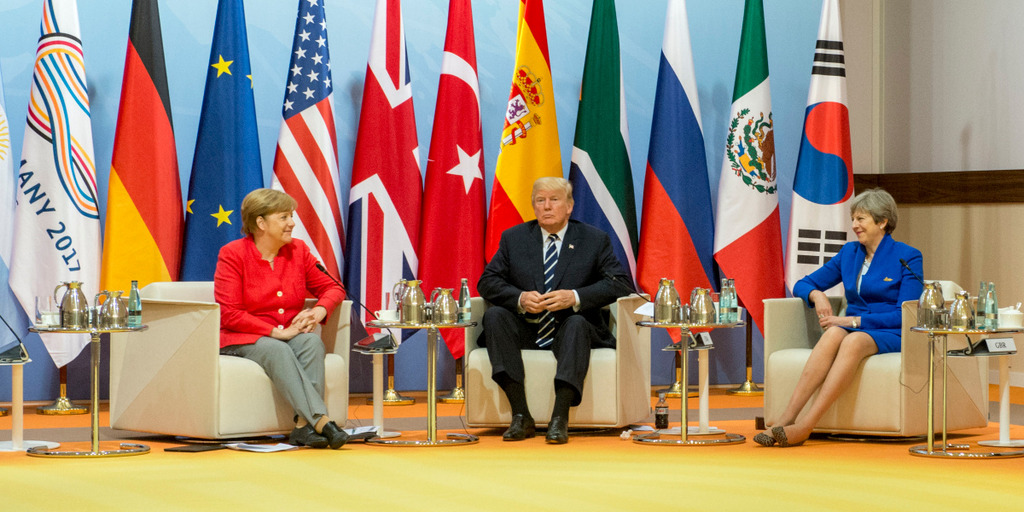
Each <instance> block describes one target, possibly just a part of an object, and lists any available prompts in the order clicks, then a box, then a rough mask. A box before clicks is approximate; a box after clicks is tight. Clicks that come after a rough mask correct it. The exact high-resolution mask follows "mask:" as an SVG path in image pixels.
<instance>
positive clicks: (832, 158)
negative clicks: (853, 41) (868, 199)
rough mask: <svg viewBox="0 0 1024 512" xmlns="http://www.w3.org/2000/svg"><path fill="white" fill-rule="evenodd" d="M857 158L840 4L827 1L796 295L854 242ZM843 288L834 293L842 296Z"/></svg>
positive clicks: (789, 257)
mask: <svg viewBox="0 0 1024 512" xmlns="http://www.w3.org/2000/svg"><path fill="white" fill-rule="evenodd" d="M852 155H853V153H852V151H851V150H850V112H849V109H848V108H847V105H846V57H845V54H844V53H843V31H842V24H841V23H840V21H839V2H838V0H825V1H824V2H823V3H822V6H821V24H820V25H819V27H818V42H817V44H816V45H815V50H814V64H813V66H812V67H811V88H810V91H809V92H808V93H807V110H806V112H805V113H804V132H803V137H801V139H800V154H799V156H798V157H797V162H796V175H795V176H794V177H793V207H792V210H791V211H792V214H791V215H790V217H789V219H790V220H789V242H788V247H787V248H786V286H787V287H788V288H789V289H790V290H792V289H793V285H794V284H796V282H797V281H799V280H800V278H802V277H804V276H806V275H807V274H809V273H811V272H813V271H815V270H817V269H818V267H821V266H822V265H823V264H824V263H825V262H827V261H828V260H829V259H831V258H832V257H833V256H835V255H836V253H838V252H839V249H840V248H841V247H842V246H843V244H845V243H846V242H847V241H848V240H853V232H852V230H851V223H850V209H849V201H850V199H851V197H852V196H853V164H852V161H853V159H852ZM841 286H842V285H837V286H836V288H834V289H833V291H831V292H829V293H830V294H832V293H842V289H841Z"/></svg>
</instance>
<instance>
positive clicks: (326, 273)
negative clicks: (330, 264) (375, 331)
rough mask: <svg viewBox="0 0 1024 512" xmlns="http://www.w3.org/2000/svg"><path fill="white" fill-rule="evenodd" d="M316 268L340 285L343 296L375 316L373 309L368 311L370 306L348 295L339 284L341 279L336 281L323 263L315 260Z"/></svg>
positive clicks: (345, 289) (343, 286)
mask: <svg viewBox="0 0 1024 512" xmlns="http://www.w3.org/2000/svg"><path fill="white" fill-rule="evenodd" d="M316 269H317V270H319V271H320V272H323V273H324V275H325V276H327V277H329V278H331V281H334V284H336V285H338V286H340V287H341V291H343V292H345V297H347V298H350V299H352V302H355V303H356V304H359V307H361V308H363V311H366V312H367V313H370V314H371V315H373V317H374V318H377V313H376V312H375V311H370V308H368V307H366V305H365V304H363V303H362V302H359V299H356V298H354V297H350V296H349V294H348V289H347V288H345V285H343V284H341V281H338V280H337V279H335V278H334V276H332V275H331V273H330V272H328V271H327V269H326V268H324V265H323V264H322V263H320V262H319V261H318V262H316ZM377 319H378V320H380V319H379V318H377Z"/></svg>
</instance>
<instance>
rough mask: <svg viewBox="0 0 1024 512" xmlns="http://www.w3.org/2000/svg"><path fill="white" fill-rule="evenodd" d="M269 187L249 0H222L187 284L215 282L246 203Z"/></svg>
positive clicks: (195, 170)
mask: <svg viewBox="0 0 1024 512" xmlns="http://www.w3.org/2000/svg"><path fill="white" fill-rule="evenodd" d="M262 186H263V168H262V167H261V166H260V143H259V139H258V135H257V132H256V104H255V102H254V100H253V95H252V71H250V68H249V43H248V40H247V38H246V32H245V11H244V10H243V8H242V0H220V1H219V2H218V4H217V21H216V22H215V23H214V29H213V44H212V45H211V47H210V60H209V67H208V68H207V69H206V90H205V91H204V92H203V110H202V112H201V114H200V116H199V134H198V136H197V137H196V152H195V157H194V158H193V160H192V177H191V179H190V180H189V184H188V204H187V206H186V210H185V212H186V218H185V249H184V255H182V262H181V265H182V266H181V279H182V280H183V281H212V280H213V271H214V270H215V269H216V268H217V254H218V253H219V252H220V248H221V247H222V246H223V245H224V244H226V243H228V242H230V241H232V240H235V239H237V238H240V237H241V236H242V233H241V229H242V223H241V213H242V212H241V206H242V198H244V197H245V195H246V194H248V193H249V192H252V191H253V190H255V189H257V188H260V187H262Z"/></svg>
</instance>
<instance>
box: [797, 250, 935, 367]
mask: <svg viewBox="0 0 1024 512" xmlns="http://www.w3.org/2000/svg"><path fill="white" fill-rule="evenodd" d="M866 255H867V254H866V252H865V250H864V246H863V245H861V244H860V242H857V241H853V242H848V243H846V245H843V248H842V249H840V250H839V254H836V256H835V257H833V258H832V259H830V260H829V261H828V262H827V263H825V264H824V265H822V267H821V268H819V269H818V270H815V271H814V272H812V273H811V274H809V275H808V276H806V277H804V278H803V279H801V280H799V281H797V283H796V284H795V285H794V286H793V296H795V297H800V298H801V299H803V300H804V303H805V304H807V306H808V307H811V308H813V307H814V305H813V304H812V303H811V302H810V300H809V296H810V294H811V292H812V291H814V290H828V289H829V288H832V287H833V286H835V285H837V284H839V283H843V288H844V290H845V291H846V303H847V306H846V314H847V315H849V316H859V317H860V318H861V321H860V325H859V329H854V328H852V327H844V329H846V330H847V331H851V332H852V331H861V332H865V333H867V334H868V335H869V336H871V339H873V340H874V341H875V345H877V346H878V353H879V354H884V353H886V352H898V351H899V350H900V328H901V326H902V323H903V312H902V310H901V307H902V304H903V303H904V302H905V301H908V300H915V299H917V298H919V297H920V296H921V290H922V289H923V287H922V286H921V282H920V281H918V280H917V278H916V277H914V276H913V274H911V273H910V271H909V270H907V269H906V268H905V267H904V266H903V265H902V264H901V263H900V259H903V260H905V261H906V262H907V264H908V265H910V268H911V269H913V270H914V273H916V274H917V275H919V276H920V275H923V273H924V266H923V263H922V261H923V260H922V257H921V251H919V250H917V249H915V248H913V247H911V246H909V245H907V244H904V243H902V242H897V241H895V240H893V239H892V237H891V236H890V235H888V234H886V235H885V237H884V238H882V242H881V243H879V244H878V248H877V249H876V250H875V254H874V256H873V257H872V259H871V265H870V266H869V267H868V271H867V273H866V274H864V277H863V278H862V279H861V283H860V292H858V291H857V276H858V275H860V272H861V267H862V266H863V265H864V258H865V257H866Z"/></svg>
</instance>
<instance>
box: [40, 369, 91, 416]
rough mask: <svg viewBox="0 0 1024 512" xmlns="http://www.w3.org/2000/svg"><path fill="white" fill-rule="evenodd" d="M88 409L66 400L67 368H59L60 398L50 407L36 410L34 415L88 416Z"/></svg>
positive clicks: (45, 406)
mask: <svg viewBox="0 0 1024 512" xmlns="http://www.w3.org/2000/svg"><path fill="white" fill-rule="evenodd" d="M88 413H89V408H88V407H82V406H80V405H75V404H73V403H71V400H68V367H67V365H65V366H61V367H60V397H58V398H57V399H56V400H54V401H53V403H52V404H50V405H44V406H42V407H37V408H36V414H45V415H50V416H70V415H74V414H88Z"/></svg>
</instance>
